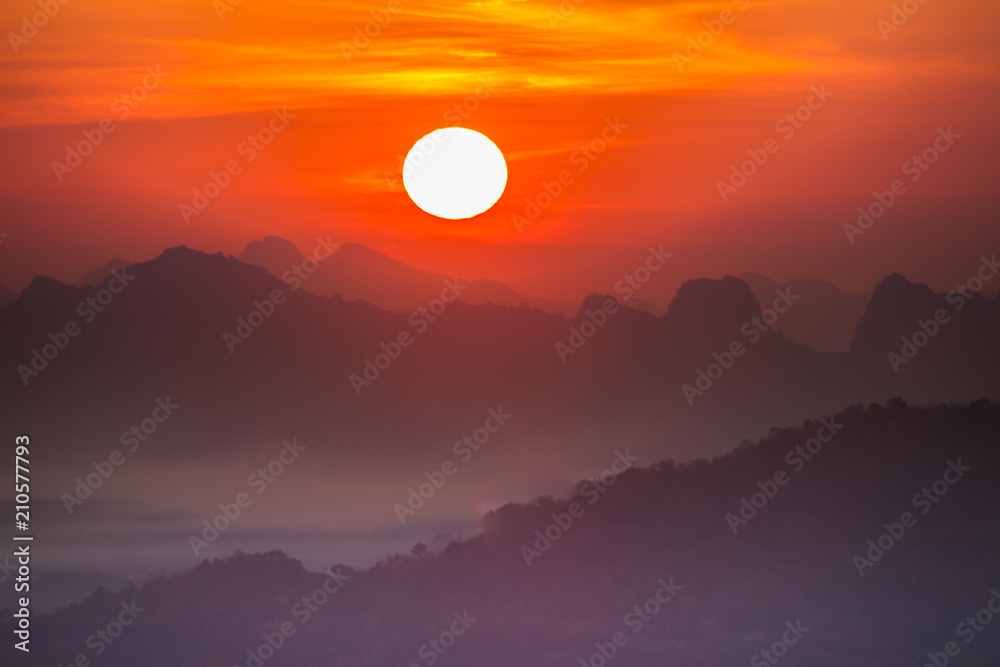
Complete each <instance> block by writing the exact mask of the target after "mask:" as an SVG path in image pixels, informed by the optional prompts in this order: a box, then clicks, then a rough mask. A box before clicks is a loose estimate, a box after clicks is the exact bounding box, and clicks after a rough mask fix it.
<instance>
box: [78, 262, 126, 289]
mask: <svg viewBox="0 0 1000 667" xmlns="http://www.w3.org/2000/svg"><path fill="white" fill-rule="evenodd" d="M129 264H131V262H126V261H125V260H124V259H122V258H121V257H115V258H114V259H112V260H111V261H109V262H106V263H104V264H102V265H101V266H99V267H97V268H96V269H94V270H93V271H90V272H89V273H87V275H85V276H84V277H83V280H81V281H80V287H99V286H100V285H102V284H103V283H104V281H105V280H107V279H108V277H109V276H110V275H111V273H112V272H113V271H115V270H116V269H120V268H122V267H123V266H128V265H129Z"/></svg>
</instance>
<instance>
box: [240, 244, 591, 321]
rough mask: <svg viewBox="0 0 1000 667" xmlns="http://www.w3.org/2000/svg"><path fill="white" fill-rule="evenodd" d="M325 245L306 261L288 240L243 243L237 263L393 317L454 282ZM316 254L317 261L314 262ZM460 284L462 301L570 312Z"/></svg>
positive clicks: (485, 286)
mask: <svg viewBox="0 0 1000 667" xmlns="http://www.w3.org/2000/svg"><path fill="white" fill-rule="evenodd" d="M321 240H322V239H318V241H321ZM327 245H329V244H328V243H319V244H318V245H317V246H316V248H314V249H313V250H312V251H310V253H309V256H308V260H307V258H306V256H305V255H303V254H302V253H301V252H300V251H299V250H298V248H296V247H295V246H294V245H293V244H292V243H291V242H289V241H286V240H284V239H281V238H278V237H276V236H268V237H266V238H265V239H263V240H262V241H253V242H251V243H250V244H249V245H247V247H246V249H244V251H243V253H242V254H241V255H240V257H239V259H240V261H243V262H246V263H247V264H253V265H255V266H261V267H263V268H265V269H267V271H268V272H269V273H271V275H273V276H275V277H278V278H282V277H283V276H286V277H287V278H288V280H300V281H301V282H302V288H303V289H305V290H306V291H308V292H311V293H313V294H318V295H320V296H333V295H334V294H340V295H341V296H342V297H343V298H345V299H350V300H356V301H367V302H369V303H372V304H375V305H377V306H379V307H380V308H384V309H385V310H389V311H393V312H398V313H408V312H415V311H417V310H419V309H420V308H426V307H427V305H428V304H429V303H430V302H431V301H432V300H434V299H436V298H438V297H439V296H440V294H441V290H442V289H443V288H444V287H445V286H446V284H447V281H451V280H452V279H453V278H454V276H446V275H443V274H438V273H432V272H430V271H424V270H422V269H415V268H413V267H411V266H407V265H406V264H403V263H402V262H398V261H396V260H394V259H391V258H389V257H386V256H385V255H383V254H382V253H380V252H377V251H375V250H372V249H371V248H368V247H366V246H363V245H359V244H356V243H344V244H337V249H336V250H334V251H332V253H331V252H330V251H329V250H327V249H326V246H327ZM317 253H318V257H319V258H320V261H318V262H316V259H317ZM304 261H306V264H305V265H303V262H304ZM310 269H311V270H312V271H310ZM301 276H306V277H305V278H303V277H301ZM460 284H462V285H464V287H463V290H462V292H461V300H462V301H464V302H466V303H471V304H487V303H492V304H495V305H498V306H519V305H520V304H522V303H524V304H526V305H528V306H529V307H531V308H538V309H540V310H544V311H546V312H551V313H564V314H567V315H568V314H572V312H573V311H574V310H575V308H574V307H572V306H568V305H566V304H558V303H553V302H550V301H546V300H545V299H535V298H529V297H524V296H522V295H520V294H518V293H517V292H516V291H514V290H513V289H511V288H510V287H508V286H507V285H504V284H503V283H501V282H498V281H496V280H487V279H480V280H476V281H472V282H468V281H464V280H461V281H460Z"/></svg>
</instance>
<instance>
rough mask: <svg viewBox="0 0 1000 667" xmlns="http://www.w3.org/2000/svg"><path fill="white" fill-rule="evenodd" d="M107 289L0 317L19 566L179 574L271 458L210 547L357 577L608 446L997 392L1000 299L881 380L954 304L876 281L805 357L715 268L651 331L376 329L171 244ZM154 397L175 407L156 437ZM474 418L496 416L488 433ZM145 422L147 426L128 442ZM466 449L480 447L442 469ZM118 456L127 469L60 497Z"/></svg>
mask: <svg viewBox="0 0 1000 667" xmlns="http://www.w3.org/2000/svg"><path fill="white" fill-rule="evenodd" d="M338 254H339V253H338ZM328 261H333V258H331V259H330V260H328ZM122 275H123V278H124V279H125V280H127V284H126V285H125V286H124V287H123V288H121V289H119V291H118V292H117V293H115V292H114V291H113V289H116V288H118V287H120V286H118V285H117V283H109V287H111V288H112V289H104V288H100V289H99V288H93V287H91V288H84V287H78V286H72V285H65V284H63V283H60V282H58V281H55V280H52V279H49V278H41V277H39V278H36V279H35V280H33V281H32V282H31V283H30V284H29V285H28V287H27V288H26V289H25V290H24V291H23V292H22V294H21V295H20V297H19V298H18V299H17V301H15V302H14V303H12V304H10V305H9V306H7V307H6V308H4V309H3V310H2V311H0V367H3V368H7V369H8V370H7V371H6V372H5V373H3V374H0V430H2V434H0V437H2V438H7V439H8V441H12V439H13V438H14V437H15V436H16V435H18V434H21V433H30V434H31V437H32V439H33V440H35V441H36V442H37V443H39V445H38V446H37V447H36V448H35V451H33V454H32V464H33V466H34V474H36V475H37V476H38V478H39V479H44V480H45V486H44V493H43V492H42V490H41V489H39V490H38V491H37V494H36V496H35V497H34V501H33V502H34V503H35V507H33V515H37V517H38V524H37V525H38V528H37V539H39V540H40V541H44V542H45V543H46V544H47V545H48V546H49V548H48V549H46V550H44V551H41V552H40V553H39V555H38V557H37V559H38V560H37V562H36V563H35V565H36V566H37V567H38V568H39V569H40V570H43V569H44V570H66V569H71V570H75V569H78V570H82V571H86V572H92V571H97V570H100V571H105V572H109V573H114V574H119V575H122V576H128V575H131V574H133V573H142V572H150V571H151V568H154V565H151V563H156V564H157V565H156V566H155V568H159V569H166V570H174V569H181V568H185V567H189V566H190V565H191V564H192V560H193V558H194V555H195V554H193V553H192V549H191V548H190V547H189V544H188V541H187V537H188V536H189V535H190V534H191V532H192V531H194V530H197V529H198V527H199V526H201V525H202V521H203V520H204V519H205V518H206V517H210V516H212V515H213V514H214V513H215V512H217V511H218V507H219V504H220V503H222V502H224V501H226V500H231V499H232V498H233V497H234V496H235V494H236V493H237V492H238V491H239V490H240V489H241V488H244V489H245V488H246V486H247V481H246V480H247V478H248V476H249V475H250V474H251V473H252V472H253V471H255V470H257V469H258V468H259V467H260V466H261V465H262V464H266V463H267V462H268V461H270V460H272V459H273V458H274V457H275V456H276V455H277V452H278V451H279V450H280V448H281V447H282V443H283V442H285V441H288V442H289V443H290V442H292V441H293V440H294V441H295V442H297V443H298V445H299V446H304V447H305V448H306V450H305V451H306V453H305V454H303V456H304V457H305V459H304V461H307V463H302V464H296V466H298V467H295V466H292V467H291V469H290V472H288V473H286V477H283V478H282V479H280V480H278V482H276V483H275V484H274V487H275V489H274V491H271V490H268V491H267V495H266V496H265V497H262V503H261V506H260V508H259V509H258V508H257V507H254V508H253V512H250V513H248V514H247V516H246V517H244V518H241V520H240V522H239V525H237V526H234V527H233V528H232V529H231V530H229V531H227V532H226V533H225V535H224V536H223V537H222V538H220V541H219V542H218V544H215V545H213V546H212V547H211V549H210V550H209V551H208V554H209V555H215V554H216V553H218V552H219V551H223V550H228V551H232V550H233V549H237V548H241V549H244V550H251V549H252V550H267V549H269V548H274V547H275V546H278V545H280V546H282V548H285V549H287V550H288V551H289V552H290V553H292V554H293V555H294V556H296V557H299V558H302V559H303V560H305V561H307V564H309V565H310V566H313V565H315V561H316V559H317V558H318V557H319V556H318V555H317V554H319V553H325V552H329V551H335V552H336V553H341V554H344V560H345V561H347V562H351V563H352V564H355V565H362V564H366V563H370V562H372V560H373V559H374V558H375V557H376V555H377V554H380V553H385V552H386V551H387V550H388V549H389V546H388V545H392V548H397V545H401V544H405V543H411V544H412V542H414V541H416V540H418V539H419V540H425V541H427V540H430V539H432V538H433V536H434V535H438V534H441V533H450V534H459V533H464V534H468V529H469V526H470V525H474V523H475V521H476V520H477V517H478V516H480V515H481V514H483V512H485V511H487V510H490V509H493V508H495V507H498V506H499V505H501V504H503V503H506V502H510V501H524V500H528V499H530V498H533V497H535V496H538V495H542V494H544V493H556V492H561V490H563V491H565V490H569V489H570V488H571V487H572V485H573V484H574V482H575V480H577V479H580V478H583V477H587V476H590V475H593V474H596V473H598V472H600V471H601V470H603V469H604V468H605V467H606V466H607V465H608V462H609V460H610V458H612V457H613V452H614V449H615V448H618V447H621V446H627V447H630V448H631V451H632V452H633V453H634V455H636V456H638V457H639V461H640V463H641V464H648V463H651V462H653V461H656V460H660V459H665V458H670V459H674V460H679V461H690V460H693V459H698V458H705V457H710V456H715V455H718V454H720V453H722V452H724V451H727V450H728V449H730V448H731V446H732V443H734V442H741V441H742V440H744V439H747V438H756V437H758V436H760V435H762V434H765V433H767V432H768V430H769V429H770V428H771V427H772V426H773V425H775V424H789V423H795V422H797V421H798V420H801V419H802V418H803V417H811V418H817V417H820V416H822V415H828V414H831V413H833V412H835V411H836V410H839V409H840V408H841V407H842V406H844V405H851V404H856V403H870V402H873V401H885V400H887V399H888V398H890V397H894V396H899V397H902V398H903V399H905V400H908V401H916V402H919V403H922V404H924V403H938V402H951V401H970V400H976V399H977V398H980V397H983V396H986V397H989V398H991V399H996V398H1000V359H998V358H997V352H996V340H997V339H998V334H1000V318H998V313H1000V301H997V300H993V301H988V302H987V301H984V300H981V299H979V300H973V301H970V302H969V304H970V305H969V306H967V307H965V308H963V309H962V310H961V311H956V312H954V313H953V315H952V322H950V323H949V324H947V325H946V326H945V327H944V329H945V330H944V331H942V333H941V334H940V335H938V336H936V337H935V338H934V339H933V341H932V342H930V343H928V344H927V345H925V346H924V347H923V348H921V350H920V352H919V354H917V355H916V356H914V357H913V358H912V359H911V360H908V362H907V363H906V364H903V365H901V366H898V367H896V368H894V366H893V364H892V359H891V357H890V355H891V354H892V353H893V351H894V350H895V349H898V348H897V347H894V346H898V341H899V336H897V333H898V331H903V332H904V333H906V335H911V334H912V333H913V332H912V329H913V327H914V326H916V319H913V320H911V319H909V318H911V317H913V318H916V316H917V313H924V314H923V315H921V317H923V318H924V319H926V318H927V317H933V316H934V310H933V309H931V310H929V311H927V312H924V310H923V309H924V307H927V306H934V305H936V304H938V303H939V302H941V301H943V302H944V303H945V304H947V305H948V307H950V308H953V309H954V306H952V305H951V304H948V302H947V297H945V296H944V295H938V296H937V297H935V298H934V299H930V300H927V301H926V303H924V301H923V299H924V297H922V296H921V297H919V299H918V300H919V301H920V303H914V304H910V305H909V306H907V307H906V308H903V303H904V302H908V299H910V298H911V297H908V296H906V295H907V294H909V293H910V292H913V293H914V294H915V295H918V296H919V294H923V293H924V292H923V291H921V288H919V286H912V285H910V284H909V283H907V282H905V281H903V280H897V279H891V280H888V282H886V281H883V284H880V286H878V287H877V288H876V290H875V295H874V296H873V299H872V301H871V303H870V304H869V305H868V308H867V311H866V314H865V317H864V319H863V321H862V326H860V327H859V330H858V334H857V336H856V337H855V343H854V345H853V346H852V349H851V350H850V351H849V352H846V353H819V352H817V351H815V350H813V349H811V348H809V347H807V346H805V345H803V344H800V343H796V342H794V341H791V340H789V339H788V338H786V337H785V336H784V335H782V334H780V333H778V332H776V331H775V329H774V326H780V324H781V322H782V321H783V320H782V318H783V317H784V316H785V315H786V314H790V313H791V312H793V311H794V309H795V308H798V307H799V306H801V305H803V303H802V302H801V300H802V299H805V297H804V296H803V297H798V299H799V300H798V301H791V302H790V303H789V304H783V303H781V302H780V301H779V302H777V303H775V302H773V301H772V303H770V304H768V306H767V308H765V309H763V310H762V309H761V308H760V306H759V304H758V301H757V298H756V297H755V296H754V294H753V293H752V291H751V290H750V288H749V287H748V285H747V284H746V283H745V282H743V281H741V280H739V279H737V278H734V277H731V276H729V277H725V278H723V279H721V280H704V279H701V280H693V281H690V282H688V283H685V284H684V285H683V286H682V287H681V288H680V290H679V291H678V293H677V296H676V298H675V299H674V301H673V302H672V303H671V304H670V306H669V307H668V309H667V312H665V313H664V314H663V315H661V316H659V317H657V316H654V315H652V314H649V313H646V312H642V311H640V310H636V309H632V308H622V307H620V305H619V304H617V302H615V301H614V299H612V298H611V297H608V296H605V295H599V294H594V295H591V296H589V297H588V298H587V299H586V300H585V301H584V302H583V303H582V304H581V305H580V306H579V307H578V308H577V309H576V311H577V312H576V313H575V314H574V315H573V316H571V317H569V318H567V317H565V316H564V315H561V314H554V313H547V312H543V311H541V310H537V309H532V308H528V307H527V306H524V305H521V306H517V307H511V306H497V305H473V304H469V303H463V302H461V301H459V302H455V303H449V304H444V303H443V302H442V303H441V304H440V308H437V307H435V308H433V310H432V311H431V310H428V311H427V312H424V313H423V314H421V313H416V314H406V313H395V312H388V311H385V310H381V309H380V308H378V307H376V306H373V305H371V304H369V303H367V302H364V301H354V300H347V299H346V298H343V297H341V296H330V297H326V296H318V295H315V294H310V293H308V292H307V291H306V290H305V289H297V290H296V289H293V288H292V287H291V286H290V285H288V284H286V283H284V282H282V281H281V280H280V279H278V278H276V277H275V276H273V275H272V274H270V273H268V272H267V271H266V270H264V269H263V268H260V267H257V266H251V265H248V264H246V263H243V262H241V261H239V260H237V259H236V258H233V257H226V256H224V255H222V254H221V253H217V254H214V255H209V254H205V253H202V252H198V251H194V250H190V249H188V248H184V247H179V248H171V249H169V250H166V251H165V252H164V253H163V254H162V255H161V256H159V257H157V258H156V259H153V260H151V261H148V262H144V263H139V264H132V265H129V266H128V267H127V269H126V270H125V271H123V272H122ZM896 292H899V293H898V294H896ZM99 299H103V302H102V301H99ZM976 304H978V305H976ZM974 305H975V307H973V306H974ZM775 306H777V307H779V308H781V309H783V310H784V311H785V312H784V313H777V311H774V307H775ZM774 318H777V319H774ZM768 321H770V322H772V323H773V324H774V326H770V325H768V324H767V322H768ZM907 323H909V324H907ZM907 327H909V328H907ZM68 331H72V332H73V335H70V334H69V333H67V332H68ZM900 335H902V334H900ZM400 341H402V342H400ZM894 341H896V342H894ZM158 401H159V402H160V403H158ZM166 402H169V404H176V405H179V406H180V407H179V408H178V409H177V410H176V412H174V411H171V415H170V416H169V418H168V419H166V420H165V421H163V422H162V423H160V422H159V421H157V420H153V419H152V417H151V416H152V415H160V416H161V417H162V416H163V414H162V410H163V408H161V407H159V406H160V405H161V403H164V404H166ZM490 411H494V413H496V414H500V413H502V414H504V415H509V416H510V417H509V418H504V419H503V421H504V424H503V425H502V428H500V429H499V430H498V431H496V432H495V433H492V434H489V435H487V434H486V432H484V431H483V428H484V424H485V423H486V421H485V420H487V419H494V418H493V417H491V416H490V415H491V413H490ZM54 416H58V418H56V417H54ZM494 422H495V419H494ZM494 422H491V423H494ZM143 424H145V427H144V428H152V429H153V431H154V432H153V433H152V434H151V435H148V437H147V436H146V434H144V433H143V436H144V438H145V439H144V440H142V441H141V442H140V444H138V445H136V444H134V443H133V441H132V437H133V436H131V435H130V433H133V431H132V429H134V428H140V426H141V425H143ZM140 433H142V431H141V430H140ZM474 433H480V434H481V436H482V437H485V438H486V439H487V440H488V443H487V444H485V445H483V446H481V447H480V448H479V449H478V450H471V448H469V451H466V450H464V449H462V448H461V447H459V449H458V451H456V449H455V446H456V444H457V443H459V441H462V440H463V438H466V437H471V434H474ZM466 447H467V446H466ZM133 448H134V449H133ZM113 451H119V452H120V453H121V452H124V457H125V459H126V460H125V462H124V464H123V465H121V466H120V467H117V468H115V467H113V468H112V470H113V473H112V474H111V475H110V476H109V477H108V478H107V479H106V481H100V480H99V483H98V482H95V484H96V485H97V486H98V488H97V489H96V490H95V491H94V492H93V494H91V495H93V497H90V498H86V499H84V500H85V502H82V505H81V506H76V505H75V504H74V503H72V502H71V501H67V500H66V499H67V498H68V497H72V496H73V494H75V495H77V496H80V495H88V494H87V489H86V488H83V489H82V491H78V489H81V488H82V487H81V486H80V485H81V484H83V481H81V480H85V479H87V478H88V476H90V475H92V474H95V473H96V472H97V471H98V469H102V470H105V471H107V470H108V468H107V466H106V465H105V464H104V463H102V462H107V461H108V460H109V457H110V456H111V452H113ZM447 460H451V461H452V462H454V463H460V464H461V465H460V466H459V467H460V469H461V472H460V476H458V477H456V478H455V479H454V480H453V481H450V482H449V483H448V486H447V488H446V489H444V490H442V491H441V493H439V494H436V495H435V496H434V497H433V498H432V499H431V500H429V501H428V502H427V503H426V504H425V505H424V506H423V507H422V508H421V509H420V512H419V513H418V514H417V515H416V516H414V517H412V518H410V519H408V520H406V521H405V525H404V522H401V521H400V517H399V516H398V514H397V512H396V511H395V510H394V506H395V504H397V503H399V502H401V501H402V502H405V501H406V498H407V497H408V495H409V491H408V489H410V488H414V487H417V486H419V485H420V484H421V483H424V482H426V481H427V479H428V477H427V476H428V475H430V476H431V477H434V473H435V471H440V470H441V468H442V466H443V465H444V462H445V461H447ZM529 460H530V461H531V462H532V463H531V465H530V466H526V465H525V463H524V462H525V461H529ZM222 462H224V465H223V463H222ZM12 465H13V463H12V460H11V459H0V473H2V472H3V471H5V470H11V466H12ZM164 470H172V471H177V472H176V476H175V475H165V474H164V472H163V471H164ZM179 480H180V481H179ZM220 480H222V481H220ZM268 488H269V489H270V487H268ZM84 528H86V530H84ZM164 561H166V562H167V564H165V565H161V563H163V562H164Z"/></svg>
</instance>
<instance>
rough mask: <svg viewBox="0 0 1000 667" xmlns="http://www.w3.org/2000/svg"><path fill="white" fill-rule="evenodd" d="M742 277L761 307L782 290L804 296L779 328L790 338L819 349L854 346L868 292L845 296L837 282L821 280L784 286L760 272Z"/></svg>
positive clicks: (837, 348) (788, 282) (792, 281)
mask: <svg viewBox="0 0 1000 667" xmlns="http://www.w3.org/2000/svg"><path fill="white" fill-rule="evenodd" d="M742 279H743V281H744V282H746V283H747V284H748V285H749V286H750V289H752V290H753V293H754V295H755V296H756V297H757V300H758V302H759V303H760V305H761V308H765V307H767V304H770V303H771V302H772V301H774V298H775V294H776V293H777V292H778V291H779V290H791V292H792V293H793V294H795V295H798V296H801V297H802V302H801V304H800V305H798V306H797V307H796V308H794V309H793V310H791V311H789V313H788V315H787V317H784V318H782V321H781V324H780V326H779V327H778V329H779V330H780V331H781V332H782V333H783V334H784V335H786V336H788V338H789V339H791V340H794V341H796V342H798V343H802V344H803V345H808V346H809V347H811V348H813V349H814V350H818V351H819V352H846V351H847V350H848V349H849V348H850V346H851V338H852V337H853V335H854V330H855V328H857V326H858V322H860V321H861V316H862V315H863V314H864V311H865V306H867V304H868V300H869V297H868V296H865V295H860V294H855V295H845V294H843V293H842V292H841V291H840V290H839V289H837V286H836V285H834V284H832V283H829V282H827V281H825V280H820V279H796V280H788V281H785V282H784V283H782V284H780V285H779V284H778V283H776V282H775V281H774V280H772V279H770V278H768V277H766V276H762V275H760V274H757V273H744V274H743V276H742Z"/></svg>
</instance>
